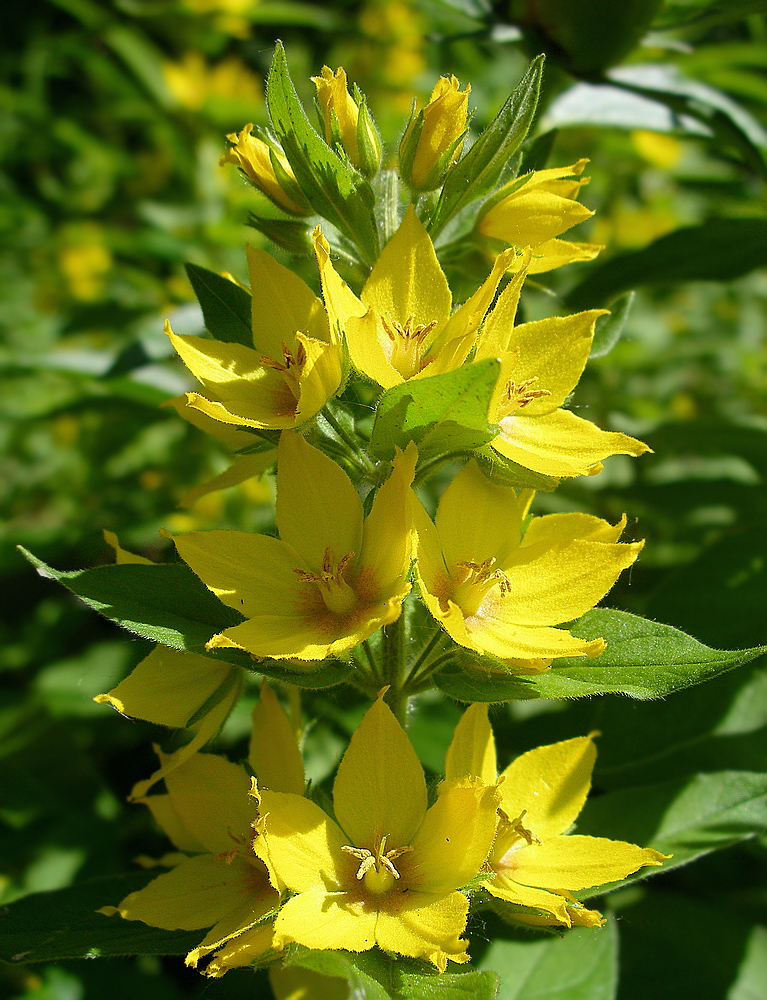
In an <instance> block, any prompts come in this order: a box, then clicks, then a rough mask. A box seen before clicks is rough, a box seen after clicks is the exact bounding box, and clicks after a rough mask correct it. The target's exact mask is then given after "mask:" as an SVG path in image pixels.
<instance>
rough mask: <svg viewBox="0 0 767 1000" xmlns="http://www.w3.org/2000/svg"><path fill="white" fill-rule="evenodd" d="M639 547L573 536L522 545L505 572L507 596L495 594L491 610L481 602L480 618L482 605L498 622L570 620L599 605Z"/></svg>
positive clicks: (543, 623)
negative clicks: (570, 539) (551, 543)
mask: <svg viewBox="0 0 767 1000" xmlns="http://www.w3.org/2000/svg"><path fill="white" fill-rule="evenodd" d="M642 545H643V543H642V542H634V543H631V544H625V545H624V544H618V545H616V544H613V543H609V542H591V541H583V540H581V539H577V538H576V539H573V540H572V541H571V542H561V543H560V544H558V545H553V546H552V545H550V544H549V543H548V542H546V543H540V545H530V546H527V547H525V548H523V549H520V550H519V552H518V555H517V558H516V559H515V563H514V565H511V566H508V567H507V568H506V571H505V572H506V576H507V578H508V581H509V585H510V587H511V592H510V593H509V594H507V595H506V596H505V597H503V596H501V595H500V594H499V593H498V592H494V602H493V605H492V608H490V606H489V602H486V604H483V606H482V609H481V614H484V613H485V611H486V607H487V610H488V611H489V612H490V614H492V615H494V617H496V618H498V619H503V620H506V621H508V622H514V623H516V624H519V625H532V626H540V625H558V624H560V623H561V622H569V621H573V620H574V619H576V618H579V617H580V616H581V615H582V614H584V613H585V612H586V611H588V610H590V609H591V608H593V607H594V605H595V604H596V603H597V602H598V601H601V599H602V598H603V597H604V596H605V594H606V593H607V592H608V591H609V590H610V588H611V587H612V586H613V584H614V583H615V581H616V580H617V579H618V576H619V575H620V573H621V572H622V571H623V570H624V569H626V568H627V567H629V566H630V565H631V564H632V563H633V562H634V561H635V560H636V558H637V556H638V555H639V553H640V551H641V549H642ZM523 560H524V561H523Z"/></svg>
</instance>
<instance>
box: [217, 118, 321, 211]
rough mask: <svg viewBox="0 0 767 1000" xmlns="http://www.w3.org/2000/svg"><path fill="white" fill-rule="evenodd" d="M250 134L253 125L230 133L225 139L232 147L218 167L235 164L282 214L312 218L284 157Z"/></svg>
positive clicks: (307, 204)
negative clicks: (288, 213)
mask: <svg viewBox="0 0 767 1000" xmlns="http://www.w3.org/2000/svg"><path fill="white" fill-rule="evenodd" d="M252 130H253V126H252V125H246V126H245V128H244V129H243V130H242V131H241V132H240V133H239V135H237V134H236V133H232V134H231V135H228V136H227V139H228V140H229V142H231V143H232V144H233V145H232V147H231V148H230V149H228V150H227V151H226V152H225V153H224V155H223V156H222V157H221V161H220V162H221V165H222V166H223V164H224V163H234V164H236V166H238V167H239V168H240V169H241V170H242V172H243V173H244V174H245V176H246V177H247V178H248V180H249V181H250V182H251V184H253V186H254V187H257V188H258V189H259V191H262V192H263V193H264V194H265V195H266V196H267V198H269V199H270V200H271V201H273V202H274V204H275V205H277V206H278V207H279V208H281V209H283V210H284V211H285V212H290V214H291V215H312V214H313V210H312V207H311V205H310V204H309V202H308V201H307V200H306V198H305V197H304V195H303V193H302V191H301V188H300V187H299V186H298V182H297V181H296V178H295V176H294V174H293V171H292V169H291V167H290V164H289V163H288V161H287V159H286V158H285V156H284V155H283V154H282V153H280V152H278V151H277V150H275V149H274V148H272V147H271V146H269V145H267V143H265V142H264V141H263V139H258V138H256V137H255V136H254V135H251V132H252Z"/></svg>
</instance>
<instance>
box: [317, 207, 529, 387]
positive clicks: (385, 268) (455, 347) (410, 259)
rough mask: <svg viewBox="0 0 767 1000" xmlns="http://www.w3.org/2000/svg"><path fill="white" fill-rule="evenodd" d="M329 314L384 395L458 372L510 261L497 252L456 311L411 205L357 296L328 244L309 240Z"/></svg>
mask: <svg viewBox="0 0 767 1000" xmlns="http://www.w3.org/2000/svg"><path fill="white" fill-rule="evenodd" d="M315 247H316V248H317V256H318V260H319V262H320V273H321V275H322V277H323V288H324V294H325V299H326V302H327V305H328V310H329V311H331V310H332V311H333V312H334V314H335V315H336V316H337V317H338V323H339V326H340V327H341V329H342V330H343V331H344V332H345V334H346V343H347V345H348V348H349V354H350V356H351V359H352V363H353V364H354V366H355V367H356V368H357V369H359V371H360V372H362V373H363V374H364V375H367V376H368V377H369V378H371V379H373V380H374V381H376V382H378V384H379V385H382V386H383V387H384V388H385V389H390V388H391V387H392V386H395V385H399V384H400V383H401V382H405V381H407V380H408V379H410V378H420V377H424V376H428V375H439V374H442V373H443V372H446V371H452V370H453V369H454V368H458V367H460V365H462V364H463V362H464V361H465V360H466V358H467V357H468V355H469V353H470V351H471V349H472V347H473V346H474V342H475V340H476V336H477V330H478V329H479V326H480V323H481V322H482V319H483V318H484V316H485V313H486V312H487V310H488V309H489V307H490V305H491V304H492V301H493V297H494V295H495V293H496V290H497V288H498V283H499V282H500V280H501V278H502V277H503V274H504V272H505V271H506V269H507V268H508V267H509V266H510V264H511V263H512V262H513V260H514V251H513V250H508V251H506V252H505V253H503V254H501V255H500V256H499V257H498V258H497V259H496V262H495V265H494V266H493V269H492V271H491V273H490V274H489V275H488V277H487V279H486V280H485V282H484V284H483V285H482V286H481V288H479V290H478V291H476V292H475V293H474V295H472V296H471V298H470V299H469V300H468V301H467V302H465V303H464V304H463V305H462V306H460V308H458V309H457V310H456V311H455V312H452V294H451V292H450V287H449V285H448V283H447V278H446V277H445V275H444V273H443V271H442V268H441V267H440V266H439V262H438V260H437V255H436V253H435V251H434V246H433V244H432V242H431V239H430V237H429V234H428V233H427V232H426V230H425V229H424V227H423V225H422V224H421V222H420V221H419V220H418V217H417V216H416V214H415V211H414V209H413V207H412V206H410V207H409V208H408V209H407V212H406V213H405V216H404V218H403V219H402V223H401V224H400V227H399V229H398V230H397V232H396V233H395V234H394V236H393V237H392V238H391V240H389V242H388V243H387V245H386V247H385V248H384V250H383V252H382V253H381V255H380V257H379V258H378V260H377V261H376V263H375V265H374V267H373V270H372V271H371V272H370V276H369V277H368V279H367V281H366V283H365V287H364V288H363V289H362V292H361V294H360V297H359V298H357V297H356V296H355V295H354V294H353V293H352V292H351V291H350V290H349V288H348V287H347V286H346V285H345V284H344V283H343V282H342V281H341V279H340V278H339V277H338V275H336V273H335V271H334V269H333V266H332V264H331V263H330V257H329V255H328V252H327V244H324V243H323V241H322V240H321V238H320V237H318V236H315Z"/></svg>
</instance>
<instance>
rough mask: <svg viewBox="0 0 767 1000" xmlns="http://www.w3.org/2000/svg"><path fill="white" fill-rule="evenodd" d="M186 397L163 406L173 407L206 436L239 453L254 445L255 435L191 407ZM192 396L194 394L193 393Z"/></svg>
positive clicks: (168, 401)
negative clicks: (242, 449) (210, 436)
mask: <svg viewBox="0 0 767 1000" xmlns="http://www.w3.org/2000/svg"><path fill="white" fill-rule="evenodd" d="M186 395H187V394H186V393H185V394H184V395H183V396H174V397H173V399H169V400H167V401H166V402H165V403H163V404H162V405H163V406H172V407H173V409H174V410H175V411H176V413H178V415H179V416H180V417H181V418H182V419H184V420H186V421H187V422H188V423H190V424H192V425H193V426H194V427H197V428H199V430H201V431H204V432H205V433H206V434H210V435H212V436H213V437H215V438H217V439H218V440H219V441H221V442H223V443H224V444H225V445H226V446H227V447H228V448H231V449H232V450H233V451H237V450H238V449H239V448H247V446H248V445H250V444H253V435H252V434H251V433H250V431H241V430H238V429H237V428H236V427H234V426H228V425H227V424H225V423H221V421H220V420H214V419H213V417H210V416H208V414H207V413H203V412H202V411H201V410H198V409H195V407H193V406H190V404H189V401H188V399H187V398H186ZM192 395H194V394H193V393H192Z"/></svg>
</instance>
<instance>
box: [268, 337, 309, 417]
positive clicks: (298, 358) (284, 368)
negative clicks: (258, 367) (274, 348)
mask: <svg viewBox="0 0 767 1000" xmlns="http://www.w3.org/2000/svg"><path fill="white" fill-rule="evenodd" d="M282 358H283V360H282V361H274V360H273V359H272V358H269V357H267V356H266V355H265V354H262V355H261V364H262V365H264V367H266V368H272V369H274V371H277V372H280V373H281V375H282V377H283V380H284V382H285V385H286V386H287V388H288V389H289V390H290V392H291V394H292V396H293V398H294V399H295V400H296V402H298V400H299V399H300V398H301V375H302V373H303V370H304V365H305V364H306V349H305V348H304V345H303V344H302V343H301V342H300V341H299V342H298V348H297V349H296V352H295V353H293V351H291V349H290V348H289V347H288V345H287V344H286V343H285V341H284V340H283V341H282Z"/></svg>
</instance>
